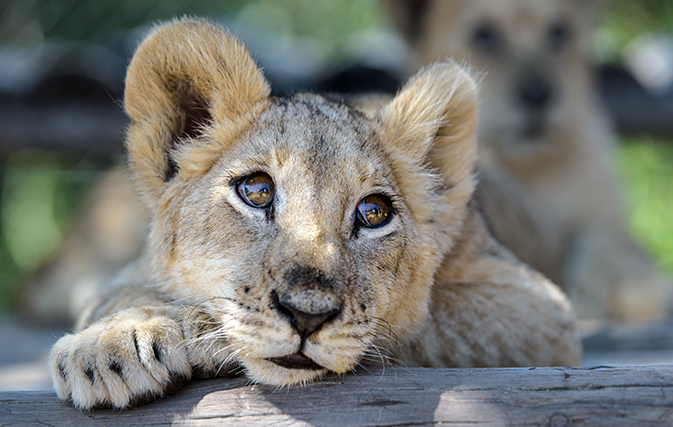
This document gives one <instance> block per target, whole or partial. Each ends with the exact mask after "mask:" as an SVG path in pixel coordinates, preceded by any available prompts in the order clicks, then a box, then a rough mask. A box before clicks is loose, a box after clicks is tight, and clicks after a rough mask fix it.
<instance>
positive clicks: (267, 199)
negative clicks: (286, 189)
mask: <svg viewBox="0 0 673 427" xmlns="http://www.w3.org/2000/svg"><path fill="white" fill-rule="evenodd" d="M236 190H238V194H239V196H241V199H243V201H244V202H245V203H247V204H249V205H250V206H252V207H254V208H265V207H267V206H269V205H270V204H271V202H272V201H273V196H274V193H275V188H274V186H273V180H272V179H271V177H270V176H269V175H267V174H265V173H261V172H259V173H255V174H252V175H250V176H247V177H245V178H243V179H242V180H241V181H240V182H239V183H238V184H236Z"/></svg>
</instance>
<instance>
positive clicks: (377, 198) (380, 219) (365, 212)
mask: <svg viewBox="0 0 673 427" xmlns="http://www.w3.org/2000/svg"><path fill="white" fill-rule="evenodd" d="M392 212H393V210H392V206H391V204H390V199H389V198H387V197H386V196H383V195H380V194H373V195H371V196H367V197H365V198H364V199H362V201H361V202H360V204H359V205H358V210H357V218H358V222H359V223H360V224H361V225H363V226H365V227H368V228H376V227H380V226H382V225H385V224H386V223H387V222H388V221H389V220H390V218H391V217H392Z"/></svg>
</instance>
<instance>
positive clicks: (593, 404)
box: [0, 365, 673, 427]
mask: <svg viewBox="0 0 673 427" xmlns="http://www.w3.org/2000/svg"><path fill="white" fill-rule="evenodd" d="M438 424H451V425H493V426H495V425H498V426H500V425H521V426H571V425H572V426H612V427H615V426H648V425H662V426H670V425H673V365H657V366H635V367H620V368H616V367H590V368H537V369H527V368H502V369H421V368H414V369H402V368H386V369H385V370H382V369H381V368H374V369H370V371H369V372H363V371H360V372H358V373H357V374H349V375H345V376H343V377H335V378H330V379H327V380H325V381H323V382H321V383H317V384H311V385H308V386H305V387H293V388H289V389H288V388H285V389H275V388H271V387H264V386H252V385H249V384H247V380H246V379H245V378H236V379H218V380H209V381H199V382H194V383H192V384H190V385H189V386H187V387H186V388H184V389H182V390H181V391H179V392H177V393H175V394H173V395H170V396H168V397H166V398H164V399H160V400H158V401H157V402H154V403H151V404H148V405H146V406H142V407H139V408H136V409H129V410H126V411H112V410H95V411H90V412H84V413H81V412H78V411H77V410H75V409H73V408H72V407H71V406H70V405H68V404H64V403H61V402H60V401H59V400H58V399H57V397H56V396H55V395H54V394H52V393H44V392H2V393H0V425H2V427H9V426H19V425H26V426H29V425H36V426H37V425H53V426H83V425H86V426H128V425H190V426H192V425H193V426H210V425H241V426H258V425H264V426H272V425H273V426H339V427H343V426H403V425H413V426H430V425H438Z"/></svg>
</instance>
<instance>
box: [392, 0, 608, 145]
mask: <svg viewBox="0 0 673 427" xmlns="http://www.w3.org/2000/svg"><path fill="white" fill-rule="evenodd" d="M417 3H418V4H423V5H425V6H424V7H423V8H422V9H420V10H419V11H417V13H416V15H413V14H412V13H410V12H409V11H408V10H405V8H408V7H410V5H412V4H414V2H413V1H410V0H388V1H387V4H388V5H389V6H390V7H389V9H390V10H391V12H393V14H394V16H395V17H396V21H397V23H398V24H399V26H400V27H401V28H402V29H404V28H406V29H407V31H406V35H407V36H408V38H409V40H410V42H411V43H412V45H413V50H414V54H415V60H416V63H417V65H424V64H428V63H431V62H434V61H437V60H438V59H441V58H444V57H446V56H451V57H454V58H456V59H458V60H460V61H464V62H466V63H469V64H471V66H472V67H473V68H474V69H475V70H477V71H478V72H482V73H483V77H482V79H481V91H480V97H481V101H482V102H481V104H480V106H481V112H482V115H481V126H480V131H481V137H482V138H481V139H482V141H483V142H485V143H487V144H488V143H495V142H497V143H505V144H507V145H514V146H516V145H531V144H532V145H535V144H540V143H543V142H544V141H545V140H549V139H551V138H553V137H554V135H555V134H556V133H557V132H558V130H559V128H561V127H563V126H569V125H570V123H575V121H576V120H575V119H574V118H573V117H574V116H573V114H576V111H575V110H576V109H577V108H576V105H577V104H578V103H582V101H578V100H581V99H583V97H585V96H586V95H587V93H586V91H587V88H588V87H590V86H589V84H588V79H589V75H588V72H587V65H586V62H587V51H588V46H587V45H588V43H589V42H590V34H591V32H592V30H593V26H594V23H595V21H596V20H597V19H596V17H597V15H598V9H599V7H597V4H596V3H598V1H597V0H430V1H425V2H417ZM414 16H415V19H416V21H414V22H412V20H413V17H414ZM580 114H581V113H580Z"/></svg>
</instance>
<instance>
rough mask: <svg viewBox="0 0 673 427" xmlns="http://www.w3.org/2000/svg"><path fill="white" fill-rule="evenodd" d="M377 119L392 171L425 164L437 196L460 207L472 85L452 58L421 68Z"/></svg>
mask: <svg viewBox="0 0 673 427" xmlns="http://www.w3.org/2000/svg"><path fill="white" fill-rule="evenodd" d="M381 120H382V125H383V133H384V135H385V138H386V140H387V141H388V144H390V146H391V149H392V151H393V152H394V153H396V154H397V155H396V163H397V164H398V169H400V171H398V173H408V174H411V173H415V172H413V171H415V170H419V166H421V169H423V168H422V167H424V166H426V165H429V166H430V167H432V168H433V169H434V170H435V171H436V172H437V173H438V174H439V175H440V177H441V180H442V183H441V184H442V191H441V193H442V194H441V195H442V197H444V198H445V200H446V201H447V202H448V203H449V204H450V205H451V206H453V207H454V209H452V210H454V211H456V212H457V211H458V210H462V208H463V207H464V206H465V205H466V204H467V203H468V201H469V200H470V197H471V195H472V191H473V190H474V186H475V180H474V177H473V170H474V163H475V161H476V158H477V120H478V111H477V88H476V84H475V82H474V80H473V79H472V78H471V77H470V75H469V74H468V73H467V72H466V71H465V70H464V69H463V68H461V67H460V66H458V65H457V64H456V63H454V62H444V63H437V64H434V65H431V66H429V67H426V68H424V69H422V70H421V71H419V72H418V73H417V74H416V75H414V76H413V77H412V78H411V79H410V80H409V81H408V82H407V83H406V84H405V85H404V87H403V88H402V89H401V90H400V92H399V93H398V94H397V96H395V98H394V99H393V100H392V102H391V103H390V104H389V105H388V106H386V107H384V109H383V110H382V112H381ZM404 181H405V182H419V181H422V179H421V177H407V178H406V179H405V180H404ZM415 192H416V193H418V191H415ZM421 192H422V190H421ZM411 193H414V191H412V192H411ZM419 204H422V203H419Z"/></svg>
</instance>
